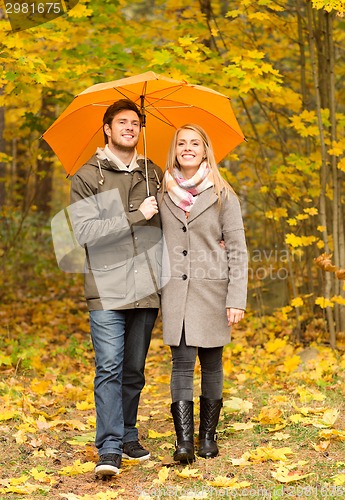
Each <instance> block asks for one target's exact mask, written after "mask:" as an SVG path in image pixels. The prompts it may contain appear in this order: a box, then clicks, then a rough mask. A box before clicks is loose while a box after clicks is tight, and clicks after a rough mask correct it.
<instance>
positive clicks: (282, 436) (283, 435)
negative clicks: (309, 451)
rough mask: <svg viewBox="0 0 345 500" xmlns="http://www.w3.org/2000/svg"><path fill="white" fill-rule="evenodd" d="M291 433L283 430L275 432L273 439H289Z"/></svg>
mask: <svg viewBox="0 0 345 500" xmlns="http://www.w3.org/2000/svg"><path fill="white" fill-rule="evenodd" d="M289 437H290V434H287V433H283V432H277V433H276V434H274V435H273V436H272V437H271V439H274V440H276V441H284V440H285V439H289Z"/></svg>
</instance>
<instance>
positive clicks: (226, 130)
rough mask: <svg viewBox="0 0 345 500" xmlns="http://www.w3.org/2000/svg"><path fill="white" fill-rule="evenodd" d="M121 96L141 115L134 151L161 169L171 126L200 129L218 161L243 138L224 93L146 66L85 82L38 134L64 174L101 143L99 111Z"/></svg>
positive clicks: (86, 157) (92, 152)
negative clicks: (108, 79)
mask: <svg viewBox="0 0 345 500" xmlns="http://www.w3.org/2000/svg"><path fill="white" fill-rule="evenodd" d="M123 98H128V99H131V100H132V101H134V102H135V103H136V104H137V105H138V107H139V108H140V109H141V111H142V112H143V113H144V114H145V116H146V127H145V128H146V133H145V134H142V135H141V142H139V144H138V148H137V149H138V151H139V153H145V152H146V151H147V156H148V157H149V158H150V159H151V160H152V161H154V162H155V163H156V164H157V165H159V166H160V167H161V168H164V166H165V162H166V158H167V152H168V149H169V145H170V142H171V139H172V137H173V135H174V132H175V130H176V129H177V128H179V127H180V126H182V125H185V124H186V123H196V124H198V125H200V126H201V127H203V128H204V129H205V130H206V132H207V133H208V135H209V136H210V139H211V141H212V145H213V148H214V151H215V156H216V160H217V161H218V162H219V161H220V160H221V159H223V158H224V157H225V156H226V154H227V153H229V152H230V151H231V150H232V149H234V148H235V147H236V146H237V145H238V144H240V143H241V142H242V141H243V140H244V135H243V133H242V131H241V128H240V126H239V124H238V122H237V120H236V117H235V115H234V112H233V110H232V108H231V104H230V100H229V98H228V97H227V96H225V95H223V94H220V93H219V92H216V91H214V90H212V89H209V88H207V87H202V86H200V85H190V84H188V83H187V82H184V81H177V80H173V79H171V78H167V77H165V76H162V75H157V74H156V73H153V72H152V71H148V72H146V73H143V74H140V75H136V76H131V77H129V78H122V79H121V80H116V81H113V82H107V83H98V84H96V85H93V86H92V87H89V88H88V89H86V90H84V91H83V92H81V93H80V94H78V95H77V96H76V97H75V98H74V100H73V101H72V103H71V104H70V105H69V106H68V107H67V108H66V110H65V111H64V112H63V113H62V114H61V115H60V117H59V118H58V119H57V120H56V121H55V122H54V123H53V125H51V127H50V128H49V129H48V130H47V131H46V132H45V133H44V134H43V138H44V139H45V141H46V142H47V143H48V144H49V145H50V147H51V148H52V149H53V151H54V152H55V154H56V155H57V156H58V158H59V159H60V161H61V163H62V165H63V166H64V168H65V170H66V172H67V174H68V175H73V174H74V173H75V172H76V171H77V170H78V169H79V168H80V167H81V166H82V165H83V164H84V163H85V162H86V161H87V160H88V159H89V158H90V157H91V156H92V155H93V154H94V153H95V151H96V149H97V147H104V138H103V126H102V120H103V115H104V113H105V111H106V108H107V107H108V106H110V105H111V104H113V103H114V102H115V101H117V100H119V99H123ZM144 138H145V144H144ZM145 146H146V147H145Z"/></svg>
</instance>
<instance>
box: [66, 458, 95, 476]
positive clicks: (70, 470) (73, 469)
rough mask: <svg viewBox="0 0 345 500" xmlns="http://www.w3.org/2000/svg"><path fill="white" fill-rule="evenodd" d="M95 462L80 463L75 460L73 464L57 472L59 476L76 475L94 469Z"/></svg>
mask: <svg viewBox="0 0 345 500" xmlns="http://www.w3.org/2000/svg"><path fill="white" fill-rule="evenodd" d="M94 468H95V464H94V463H93V462H85V463H83V464H82V463H80V460H76V461H75V462H74V463H73V465H69V466H67V467H63V469H61V470H60V471H59V472H58V473H59V474H60V475H61V476H77V475H78V474H84V473H85V472H90V471H92V470H94Z"/></svg>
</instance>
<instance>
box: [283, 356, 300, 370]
mask: <svg viewBox="0 0 345 500" xmlns="http://www.w3.org/2000/svg"><path fill="white" fill-rule="evenodd" d="M300 364H301V358H300V357H299V356H298V355H294V356H291V357H287V358H286V359H284V371H285V372H287V373H292V372H293V371H295V370H296V369H297V368H298V366H299V365H300Z"/></svg>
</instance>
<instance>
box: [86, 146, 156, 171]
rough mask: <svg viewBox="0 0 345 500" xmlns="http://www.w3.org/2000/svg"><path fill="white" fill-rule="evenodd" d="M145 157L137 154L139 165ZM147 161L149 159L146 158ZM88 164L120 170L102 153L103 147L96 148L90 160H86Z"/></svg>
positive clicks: (105, 168)
mask: <svg viewBox="0 0 345 500" xmlns="http://www.w3.org/2000/svg"><path fill="white" fill-rule="evenodd" d="M144 160H145V158H144V156H143V155H141V154H138V156H137V161H138V164H139V166H141V165H140V164H141V161H144ZM148 161H149V160H148ZM87 163H88V165H91V166H93V167H96V168H98V169H99V168H102V169H104V170H120V169H119V167H118V166H117V165H116V164H115V163H114V162H112V161H111V160H109V158H108V157H107V155H106V154H105V153H104V150H103V148H97V151H96V153H95V154H94V155H93V156H92V157H91V158H90V160H89V161H88V162H87Z"/></svg>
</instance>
